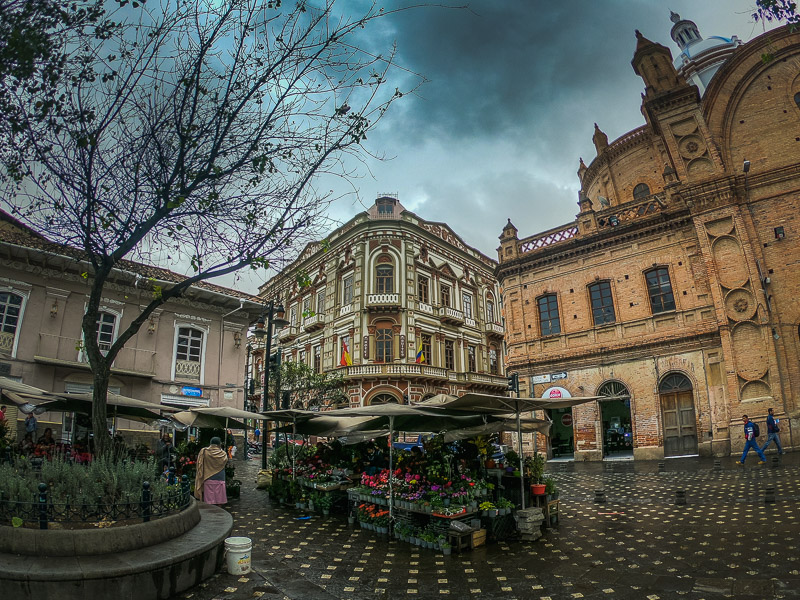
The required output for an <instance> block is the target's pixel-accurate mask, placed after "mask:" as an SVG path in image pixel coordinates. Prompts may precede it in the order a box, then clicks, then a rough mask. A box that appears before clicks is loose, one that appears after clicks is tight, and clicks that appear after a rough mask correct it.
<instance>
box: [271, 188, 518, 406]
mask: <svg viewBox="0 0 800 600" xmlns="http://www.w3.org/2000/svg"><path fill="white" fill-rule="evenodd" d="M496 266H497V263H496V262H495V261H494V260H492V259H490V258H488V257H486V256H484V255H483V254H481V253H480V252H478V251H477V250H475V249H474V248H471V247H470V246H467V245H466V244H465V243H464V242H463V241H462V240H461V238H459V237H458V236H457V235H456V234H455V233H453V231H452V230H450V228H448V227H447V225H444V224H441V223H431V222H427V221H424V220H422V219H421V218H419V217H418V216H417V215H415V214H414V213H412V212H409V211H407V210H406V209H405V208H403V206H402V205H401V204H400V202H398V200H397V199H396V198H392V197H386V196H384V197H381V198H378V199H377V201H376V202H375V204H374V205H373V206H372V207H371V208H370V209H369V210H367V211H366V212H363V213H361V214H359V215H357V216H356V217H354V218H353V219H351V220H350V221H349V222H348V223H346V224H345V225H343V226H342V227H340V228H339V229H337V230H336V231H334V232H333V233H332V234H331V235H330V236H329V237H328V238H327V240H325V242H324V244H323V243H322V242H320V243H313V244H310V245H309V246H308V247H306V248H305V250H304V251H303V252H302V254H301V255H300V257H299V258H298V259H297V260H295V261H294V262H293V263H292V264H291V265H289V266H288V267H287V268H286V269H285V270H284V271H283V272H282V273H281V274H280V275H278V276H276V277H274V278H273V279H272V280H270V281H269V282H267V283H266V284H265V285H264V286H263V287H262V288H261V290H260V294H261V296H263V297H264V298H265V299H273V300H275V301H280V302H281V303H282V304H283V306H284V307H285V309H286V318H287V319H288V320H289V325H288V326H286V327H283V328H281V329H280V330H279V331H278V333H277V336H276V340H277V342H278V344H279V345H278V348H279V350H278V351H279V352H281V355H282V357H283V360H293V361H302V362H304V363H306V364H308V365H311V366H313V367H314V368H315V369H317V370H318V371H328V370H332V369H340V370H341V372H342V373H343V375H344V377H345V380H346V382H347V393H348V396H349V398H350V404H351V405H353V406H359V405H367V404H375V403H379V402H398V403H406V402H409V401H412V402H413V401H419V400H422V399H424V398H427V397H430V396H432V395H434V394H438V393H449V394H458V393H460V392H463V391H465V390H471V391H483V392H491V393H496V392H501V391H503V390H504V389H505V387H506V379H505V377H504V376H503V366H502V354H501V353H502V350H503V332H504V329H503V326H502V325H501V317H500V306H499V294H498V288H497V282H496V280H495V277H494V269H495V267H496ZM298 273H307V274H308V275H309V277H310V283H309V285H307V286H301V285H299V284H298V282H297V281H298V278H297V274H298ZM345 352H346V353H347V354H348V355H349V358H350V362H352V364H347V362H348V360H347V357H345V356H344V355H345ZM418 353H420V360H419V362H418V361H417V354H418ZM343 363H344V365H343ZM257 364H258V359H256V365H257Z"/></svg>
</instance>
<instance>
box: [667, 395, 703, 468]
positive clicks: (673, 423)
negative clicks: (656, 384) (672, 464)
mask: <svg viewBox="0 0 800 600" xmlns="http://www.w3.org/2000/svg"><path fill="white" fill-rule="evenodd" d="M661 422H662V423H663V424H664V456H685V455H687V454H697V423H696V421H695V414H694V398H693V397H692V392H691V391H687V392H673V393H669V394H663V393H662V394H661Z"/></svg>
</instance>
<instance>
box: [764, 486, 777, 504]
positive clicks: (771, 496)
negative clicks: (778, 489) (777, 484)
mask: <svg viewBox="0 0 800 600" xmlns="http://www.w3.org/2000/svg"><path fill="white" fill-rule="evenodd" d="M764 504H775V488H774V487H767V488H764Z"/></svg>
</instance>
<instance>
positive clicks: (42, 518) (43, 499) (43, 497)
mask: <svg viewBox="0 0 800 600" xmlns="http://www.w3.org/2000/svg"><path fill="white" fill-rule="evenodd" d="M39 529H47V484H46V483H40V484H39Z"/></svg>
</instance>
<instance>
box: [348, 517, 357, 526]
mask: <svg viewBox="0 0 800 600" xmlns="http://www.w3.org/2000/svg"><path fill="white" fill-rule="evenodd" d="M347 524H348V525H355V524H356V518H355V517H347Z"/></svg>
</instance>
